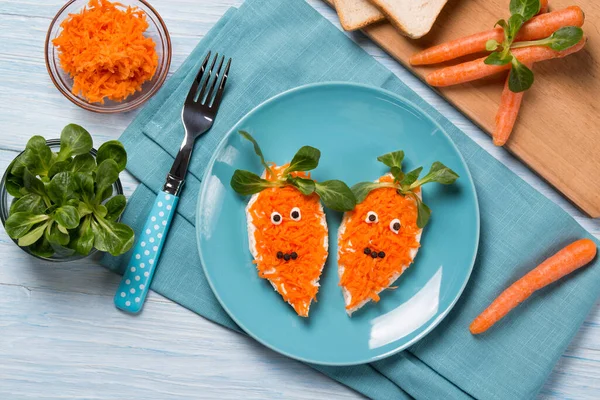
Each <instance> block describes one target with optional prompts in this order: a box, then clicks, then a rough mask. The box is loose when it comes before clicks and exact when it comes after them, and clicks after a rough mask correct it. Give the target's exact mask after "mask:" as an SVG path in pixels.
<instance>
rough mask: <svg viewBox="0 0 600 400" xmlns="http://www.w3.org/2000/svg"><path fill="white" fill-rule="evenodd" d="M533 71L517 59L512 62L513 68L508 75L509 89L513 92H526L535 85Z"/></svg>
mask: <svg viewBox="0 0 600 400" xmlns="http://www.w3.org/2000/svg"><path fill="white" fill-rule="evenodd" d="M533 80H534V78H533V71H532V70H530V69H529V68H527V66H526V65H525V64H522V63H521V62H520V61H519V60H517V59H516V58H513V60H512V68H511V69H510V73H509V75H508V87H509V88H510V90H511V91H512V92H515V93H519V92H524V91H525V90H527V89H529V88H530V87H531V85H533Z"/></svg>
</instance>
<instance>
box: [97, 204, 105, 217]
mask: <svg viewBox="0 0 600 400" xmlns="http://www.w3.org/2000/svg"><path fill="white" fill-rule="evenodd" d="M94 213H95V214H96V215H98V216H100V217H102V218H104V217H106V214H108V209H107V208H106V206H104V205H102V204H97V205H96V207H94Z"/></svg>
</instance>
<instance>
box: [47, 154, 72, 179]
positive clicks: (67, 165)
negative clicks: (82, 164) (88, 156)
mask: <svg viewBox="0 0 600 400" xmlns="http://www.w3.org/2000/svg"><path fill="white" fill-rule="evenodd" d="M71 163H72V161H71V159H70V158H67V159H66V160H65V161H57V162H55V163H54V164H52V166H51V167H50V169H49V170H48V178H53V177H54V175H56V174H58V173H59V172H66V171H70V170H71Z"/></svg>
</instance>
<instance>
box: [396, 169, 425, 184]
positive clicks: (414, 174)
mask: <svg viewBox="0 0 600 400" xmlns="http://www.w3.org/2000/svg"><path fill="white" fill-rule="evenodd" d="M421 171H423V167H419V168H415V169H413V170H412V171H410V172H408V173H407V174H406V175H405V176H404V179H403V180H402V182H400V184H401V185H402V186H410V185H412V184H413V183H415V182H416V180H417V179H419V175H421Z"/></svg>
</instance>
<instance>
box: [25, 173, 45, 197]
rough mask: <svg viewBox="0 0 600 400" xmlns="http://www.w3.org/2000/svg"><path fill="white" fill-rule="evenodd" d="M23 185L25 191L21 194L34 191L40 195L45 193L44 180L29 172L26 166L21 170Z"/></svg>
mask: <svg viewBox="0 0 600 400" xmlns="http://www.w3.org/2000/svg"><path fill="white" fill-rule="evenodd" d="M23 187H24V188H25V193H23V194H26V193H35V194H39V195H40V196H45V195H46V186H45V185H44V182H42V181H41V180H39V179H38V178H37V177H36V176H35V175H33V174H32V173H31V172H29V169H27V168H25V169H24V170H23Z"/></svg>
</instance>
